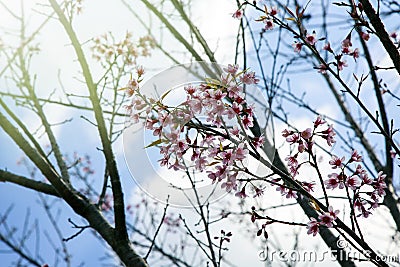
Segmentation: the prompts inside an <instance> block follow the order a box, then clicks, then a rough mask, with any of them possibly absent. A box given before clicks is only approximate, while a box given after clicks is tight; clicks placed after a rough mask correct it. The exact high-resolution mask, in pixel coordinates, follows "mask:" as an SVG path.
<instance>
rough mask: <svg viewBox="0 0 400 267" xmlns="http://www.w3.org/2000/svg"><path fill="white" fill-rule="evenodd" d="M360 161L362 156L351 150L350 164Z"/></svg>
mask: <svg viewBox="0 0 400 267" xmlns="http://www.w3.org/2000/svg"><path fill="white" fill-rule="evenodd" d="M361 161H362V156H361V155H360V154H358V151H357V150H353V152H352V153H351V158H350V162H361Z"/></svg>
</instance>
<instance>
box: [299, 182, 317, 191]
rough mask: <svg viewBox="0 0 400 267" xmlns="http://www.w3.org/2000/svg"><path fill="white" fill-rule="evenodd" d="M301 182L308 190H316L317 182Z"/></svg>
mask: <svg viewBox="0 0 400 267" xmlns="http://www.w3.org/2000/svg"><path fill="white" fill-rule="evenodd" d="M301 184H302V185H303V187H304V189H305V190H306V191H307V192H313V191H314V187H315V182H301Z"/></svg>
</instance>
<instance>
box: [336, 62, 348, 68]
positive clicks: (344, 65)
mask: <svg viewBox="0 0 400 267" xmlns="http://www.w3.org/2000/svg"><path fill="white" fill-rule="evenodd" d="M337 67H338V70H343V68H344V67H347V61H346V60H338V62H337Z"/></svg>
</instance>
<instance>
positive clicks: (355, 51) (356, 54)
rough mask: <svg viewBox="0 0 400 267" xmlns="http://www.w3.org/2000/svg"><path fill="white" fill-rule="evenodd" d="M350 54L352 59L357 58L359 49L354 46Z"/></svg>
mask: <svg viewBox="0 0 400 267" xmlns="http://www.w3.org/2000/svg"><path fill="white" fill-rule="evenodd" d="M350 55H351V56H353V58H354V60H357V58H359V57H360V50H359V49H358V48H356V49H354V51H353V52H352V53H350Z"/></svg>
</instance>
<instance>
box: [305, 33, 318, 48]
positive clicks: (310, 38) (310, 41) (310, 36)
mask: <svg viewBox="0 0 400 267" xmlns="http://www.w3.org/2000/svg"><path fill="white" fill-rule="evenodd" d="M317 41H318V40H317V37H316V33H315V31H314V32H313V33H312V34H307V36H306V42H307V43H308V44H310V45H315V44H316V43H317Z"/></svg>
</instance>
